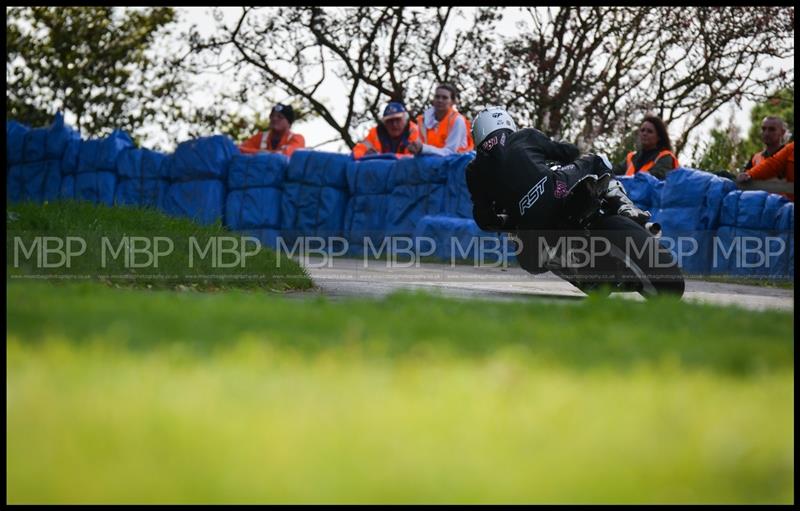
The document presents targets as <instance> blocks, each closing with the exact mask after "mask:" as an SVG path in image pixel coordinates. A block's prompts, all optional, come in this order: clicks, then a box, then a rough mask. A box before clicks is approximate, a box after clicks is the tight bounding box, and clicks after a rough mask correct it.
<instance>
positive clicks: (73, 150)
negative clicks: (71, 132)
mask: <svg viewBox="0 0 800 511" xmlns="http://www.w3.org/2000/svg"><path fill="white" fill-rule="evenodd" d="M82 144H83V141H82V140H80V139H78V140H70V141H69V142H68V143H67V147H66V148H65V149H64V156H63V157H62V158H61V175H62V176H68V175H69V176H74V175H75V174H77V173H78V163H79V162H80V154H81V145H82Z"/></svg>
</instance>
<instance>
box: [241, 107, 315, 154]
mask: <svg viewBox="0 0 800 511" xmlns="http://www.w3.org/2000/svg"><path fill="white" fill-rule="evenodd" d="M293 122H294V110H292V107H291V105H282V104H277V105H275V106H274V107H273V108H272V111H271V112H270V113H269V131H262V132H260V133H256V134H255V135H253V136H252V137H250V138H248V139H247V140H245V141H244V143H242V144H241V145H240V146H239V150H240V151H242V152H243V153H245V154H253V153H260V152H269V153H281V154H285V155H286V156H291V155H292V153H293V152H294V151H295V150H296V149H301V148H303V147H305V146H306V141H305V139H304V138H303V135H300V134H299V133H293V132H292V131H291V130H290V128H291V127H292V123H293Z"/></svg>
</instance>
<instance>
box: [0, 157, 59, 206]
mask: <svg viewBox="0 0 800 511" xmlns="http://www.w3.org/2000/svg"><path fill="white" fill-rule="evenodd" d="M6 183H7V185H8V189H7V196H8V200H9V201H10V202H19V201H33V202H43V201H51V200H56V199H58V198H59V197H60V190H61V161H60V160H45V161H40V162H34V163H20V164H17V165H14V166H12V167H11V168H10V169H9V172H8V176H7V180H6Z"/></svg>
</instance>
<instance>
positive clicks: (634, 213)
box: [617, 204, 651, 225]
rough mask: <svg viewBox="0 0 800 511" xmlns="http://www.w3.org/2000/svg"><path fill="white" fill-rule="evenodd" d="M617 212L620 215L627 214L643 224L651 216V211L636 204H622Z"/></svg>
mask: <svg viewBox="0 0 800 511" xmlns="http://www.w3.org/2000/svg"><path fill="white" fill-rule="evenodd" d="M617 214H618V215H620V216H626V217H628V218H630V219H631V220H633V221H635V222H637V223H639V224H642V225H644V224H645V223H647V222H649V221H650V217H651V215H650V212H649V211H645V210H643V209H639V208H637V207H636V206H634V205H629V204H623V205H622V206H620V207H619V209H617Z"/></svg>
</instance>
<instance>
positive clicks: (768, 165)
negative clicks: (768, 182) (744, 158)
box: [736, 140, 794, 202]
mask: <svg viewBox="0 0 800 511" xmlns="http://www.w3.org/2000/svg"><path fill="white" fill-rule="evenodd" d="M772 178H780V179H785V180H786V182H787V183H794V140H792V141H791V142H789V143H788V144H786V145H785V146H783V149H781V150H780V151H778V152H777V153H775V155H774V156H772V157H770V158H767V159H765V160H762V161H761V163H759V164H758V165H755V166H753V167H752V168H751V169H750V170H748V171H747V172H742V173H741V174H739V175H738V176H736V182H737V183H746V182H747V181H750V180H751V179H772ZM781 195H783V196H784V197H786V198H787V199H789V200H790V201H792V202H794V194H793V193H782V194H781Z"/></svg>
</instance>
